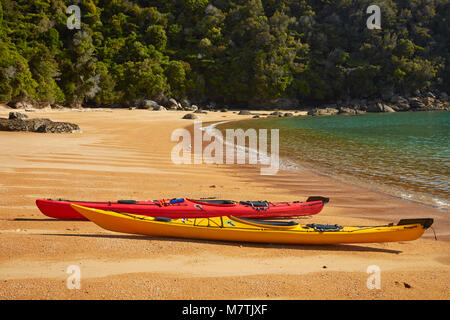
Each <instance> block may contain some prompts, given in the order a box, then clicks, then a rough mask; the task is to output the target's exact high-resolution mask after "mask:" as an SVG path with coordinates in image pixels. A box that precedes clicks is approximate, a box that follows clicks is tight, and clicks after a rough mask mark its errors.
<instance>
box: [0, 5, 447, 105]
mask: <svg viewBox="0 0 450 320" xmlns="http://www.w3.org/2000/svg"><path fill="white" fill-rule="evenodd" d="M72 4H76V5H78V6H79V7H80V9H81V29H72V30H70V29H69V28H68V27H67V19H68V17H69V16H70V14H68V13H66V9H67V7H68V6H69V5H72ZM371 4H377V5H379V6H380V8H381V29H379V30H377V29H374V30H369V29H368V28H367V26H366V20H367V19H368V17H369V16H370V14H368V13H366V9H367V7H368V6H369V5H371ZM449 17H450V2H449V1H448V0H396V1H394V0H382V1H378V2H375V1H373V0H336V1H331V0H315V1H306V0H230V1H229V0H164V1H153V0H140V1H128V0H81V1H76V0H74V1H62V0H28V1H24V0H16V1H13V0H1V5H0V26H1V29H0V52H1V54H0V102H3V103H7V102H11V101H19V100H28V101H33V102H34V103H41V104H48V103H50V104H53V103H59V104H70V105H75V104H86V105H112V104H126V103H127V102H129V101H132V100H135V99H142V98H147V99H156V100H157V99H161V97H162V96H166V97H174V98H178V99H181V98H188V99H190V100H192V101H196V102H197V103H207V102H209V101H214V102H216V103H222V104H227V105H233V104H251V103H254V104H257V103H259V102H261V103H263V102H264V101H269V100H272V99H275V98H280V97H287V98H296V99H298V100H299V101H300V102H305V103H307V102H314V103H321V102H323V103H325V102H330V101H334V100H338V99H350V98H372V97H378V96H381V95H390V94H393V93H398V94H402V95H408V94H412V93H414V92H415V91H416V90H423V89H427V90H428V89H432V88H436V89H439V90H445V88H448V87H449V83H450V81H449V80H450V79H449V78H450V53H449V52H450V50H449V46H450V36H449V35H450V22H449V21H448V18H449Z"/></svg>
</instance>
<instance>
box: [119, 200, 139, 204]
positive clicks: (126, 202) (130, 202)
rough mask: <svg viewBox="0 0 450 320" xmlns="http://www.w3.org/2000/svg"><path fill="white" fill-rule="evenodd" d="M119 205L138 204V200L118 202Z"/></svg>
mask: <svg viewBox="0 0 450 320" xmlns="http://www.w3.org/2000/svg"><path fill="white" fill-rule="evenodd" d="M117 203H120V204H136V203H137V201H136V200H117Z"/></svg>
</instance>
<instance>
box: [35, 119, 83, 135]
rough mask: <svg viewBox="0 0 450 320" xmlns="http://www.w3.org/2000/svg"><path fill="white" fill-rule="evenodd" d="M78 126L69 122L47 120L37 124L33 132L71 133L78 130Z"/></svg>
mask: <svg viewBox="0 0 450 320" xmlns="http://www.w3.org/2000/svg"><path fill="white" fill-rule="evenodd" d="M79 131H80V127H79V126H78V125H76V124H74V123H69V122H53V121H50V122H47V123H44V124H42V125H41V126H39V127H38V128H37V129H36V131H35V132H44V133H73V132H79Z"/></svg>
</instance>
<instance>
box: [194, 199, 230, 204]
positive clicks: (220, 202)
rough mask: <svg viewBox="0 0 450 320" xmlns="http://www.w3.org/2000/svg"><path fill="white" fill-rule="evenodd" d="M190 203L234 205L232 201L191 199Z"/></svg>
mask: <svg viewBox="0 0 450 320" xmlns="http://www.w3.org/2000/svg"><path fill="white" fill-rule="evenodd" d="M192 201H196V202H203V203H211V204H235V203H236V202H235V201H233V200H194V199H192Z"/></svg>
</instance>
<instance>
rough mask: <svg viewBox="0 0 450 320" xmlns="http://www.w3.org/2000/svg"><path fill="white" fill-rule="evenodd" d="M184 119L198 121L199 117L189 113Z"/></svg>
mask: <svg viewBox="0 0 450 320" xmlns="http://www.w3.org/2000/svg"><path fill="white" fill-rule="evenodd" d="M183 119H198V117H197V116H196V115H195V114H193V113H187V114H185V115H184V116H183Z"/></svg>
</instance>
